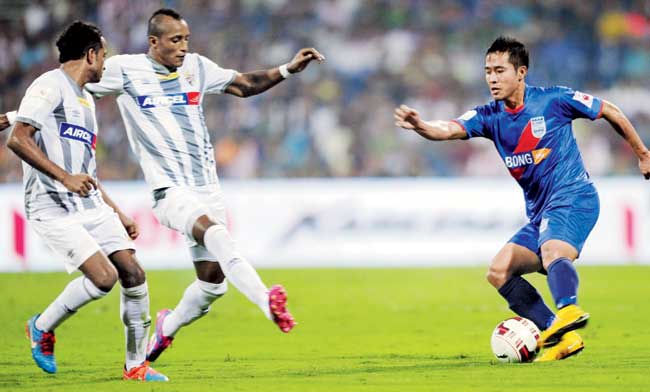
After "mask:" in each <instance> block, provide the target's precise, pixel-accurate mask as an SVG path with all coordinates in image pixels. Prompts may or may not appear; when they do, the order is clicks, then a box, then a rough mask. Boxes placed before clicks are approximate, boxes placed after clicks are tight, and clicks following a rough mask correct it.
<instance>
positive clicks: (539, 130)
mask: <svg viewBox="0 0 650 392" xmlns="http://www.w3.org/2000/svg"><path fill="white" fill-rule="evenodd" d="M530 127H531V129H532V131H533V136H535V137H536V138H538V139H541V138H543V137H544V135H546V121H544V116H539V117H533V118H531V119H530Z"/></svg>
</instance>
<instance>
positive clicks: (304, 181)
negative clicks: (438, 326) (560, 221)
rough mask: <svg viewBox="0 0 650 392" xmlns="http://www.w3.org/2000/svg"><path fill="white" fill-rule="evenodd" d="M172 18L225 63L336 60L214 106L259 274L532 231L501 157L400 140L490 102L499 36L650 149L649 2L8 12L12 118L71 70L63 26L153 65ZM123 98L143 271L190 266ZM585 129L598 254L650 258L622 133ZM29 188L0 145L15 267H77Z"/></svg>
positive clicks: (119, 154)
mask: <svg viewBox="0 0 650 392" xmlns="http://www.w3.org/2000/svg"><path fill="white" fill-rule="evenodd" d="M161 5H164V6H169V7H175V8H177V9H179V10H180V11H181V13H182V14H183V16H184V17H185V18H186V19H187V20H188V21H189V24H190V28H191V32H192V38H191V48H190V49H191V50H192V51H196V52H199V53H202V54H204V55H206V56H208V57H210V58H211V59H213V60H215V61H216V62H217V63H219V64H220V65H222V66H223V67H226V68H234V69H237V70H240V71H242V72H244V71H251V70H256V69H263V68H269V67H273V66H277V65H278V64H282V63H284V62H286V61H288V60H289V59H290V58H291V57H292V55H293V54H294V53H295V51H296V50H297V49H299V48H301V47H306V46H314V47H316V48H318V49H319V50H320V51H321V52H322V53H324V54H325V55H326V57H327V61H326V62H325V63H324V64H321V65H316V64H314V65H311V66H310V67H308V69H307V70H306V71H305V72H303V73H302V74H300V75H296V76H294V77H292V78H291V79H290V80H288V81H286V82H284V83H282V84H281V85H280V86H278V87H276V88H273V89H271V90H270V91H268V92H266V93H264V94H261V95H259V96H256V97H252V98H248V99H238V98H235V97H232V96H208V97H207V99H206V100H205V105H204V107H205V114H206V121H207V123H208V128H209V129H210V132H211V137H212V141H213V143H214V148H215V156H216V161H217V166H218V171H219V174H220V177H221V179H222V180H223V184H224V188H225V197H226V202H227V204H228V206H229V208H230V219H231V229H232V231H233V235H234V236H235V238H236V239H238V240H239V242H240V243H241V244H242V248H243V250H244V252H245V254H246V255H247V256H249V258H251V260H253V262H254V263H256V265H258V266H268V267H275V266H320V265H325V266H352V265H396V266H400V265H440V264H457V263H464V264H479V265H484V264H485V263H486V261H487V260H489V259H490V258H491V256H492V255H493V254H494V252H495V251H496V250H497V249H498V248H499V247H500V246H501V245H502V244H503V242H504V241H506V240H507V239H508V238H509V237H510V235H511V234H512V233H514V232H515V231H516V230H517V229H518V227H520V226H521V225H522V223H523V222H524V219H525V217H524V214H523V200H522V198H521V194H520V191H519V190H518V187H517V186H516V184H515V183H514V181H512V180H511V179H510V178H509V175H508V173H507V170H505V168H504V167H503V164H502V163H501V161H500V159H499V157H498V154H496V153H495V151H494V147H493V145H492V144H491V143H490V142H489V141H487V140H473V141H472V142H469V143H467V142H451V143H431V142H427V141H425V140H424V139H422V138H420V137H419V136H417V135H415V134H414V133H412V132H406V131H403V130H400V129H397V128H396V127H395V126H394V125H393V118H392V111H393V108H394V107H395V106H396V105H399V104H400V103H407V104H409V105H410V106H413V107H415V108H417V109H419V110H420V111H421V112H422V114H423V116H424V117H425V118H427V119H432V118H442V119H451V118H454V117H457V116H458V115H460V114H461V113H463V112H465V111H466V110H468V109H469V108H472V107H473V106H475V105H478V104H482V103H484V102H486V101H488V100H489V95H488V91H487V89H486V86H485V82H484V78H483V72H482V67H483V61H484V53H485V48H486V47H487V46H488V45H489V44H490V42H491V41H492V40H493V39H494V38H495V37H496V36H498V35H499V34H511V35H514V36H516V37H518V38H519V39H521V40H523V41H524V42H525V43H526V44H527V45H528V46H529V48H530V52H531V67H530V75H529V79H528V80H529V83H531V84H539V85H554V84H562V85H568V86H571V87H573V88H576V89H583V90H584V91H587V92H590V93H592V94H596V95H598V96H600V97H602V98H606V99H609V100H611V101H613V102H615V103H616V104H618V105H619V106H620V107H621V108H622V109H623V110H624V112H625V113H626V114H627V115H628V116H629V117H630V119H631V120H632V122H633V123H634V124H635V125H636V127H637V129H638V130H639V132H640V134H641V136H642V137H643V138H644V140H645V141H646V143H647V144H648V143H649V142H650V133H649V132H648V131H647V129H648V127H649V126H650V106H648V105H647V104H646V103H647V102H648V100H649V97H648V95H649V93H648V91H650V90H648V87H649V86H648V85H649V84H650V82H649V80H650V79H648V77H647V70H648V69H650V46H649V45H648V39H649V37H650V22H649V21H648V18H647V14H648V13H649V12H650V11H649V7H650V6H649V5H648V3H647V2H644V1H623V2H620V1H619V2H617V1H608V2H583V1H577V0H576V1H542V2H538V1H520V2H516V4H515V3H512V4H511V3H508V2H505V1H496V0H495V1H473V0H472V1H470V0H466V1H443V2H428V1H416V0H411V1H408V0H403V1H357V0H345V1H344V0H336V1H335V0H332V1H310V2H300V1H288V0H268V1H253V0H251V1H168V2H163V3H161V2H157V1H137V2H132V1H126V0H105V1H87V2H82V1H70V0H67V1H32V2H24V1H7V0H4V1H2V10H3V13H2V16H0V19H1V20H2V23H1V26H2V27H0V51H1V52H2V53H4V54H5V55H4V56H2V58H0V86H1V91H2V94H0V108H2V109H3V110H10V109H14V108H16V107H17V105H18V103H19V102H20V99H21V97H22V94H23V93H24V91H25V89H26V87H27V86H28V85H29V83H31V81H32V80H33V79H34V78H35V77H37V76H38V75H39V74H40V73H42V72H44V71H46V70H48V69H51V68H53V67H56V66H57V61H56V48H55V47H54V45H53V42H52V41H53V39H54V37H56V36H57V35H58V33H59V32H60V30H61V28H62V26H64V25H65V24H66V23H69V22H70V21H71V20H73V19H76V18H83V19H86V20H89V21H93V22H95V23H97V24H98V25H99V26H101V28H102V30H103V33H104V35H105V36H106V38H107V39H108V42H109V45H110V53H112V54H116V53H139V52H143V51H146V48H147V40H146V21H147V18H148V16H149V15H150V14H151V13H152V11H153V10H155V9H157V8H158V7H160V6H161ZM114 101H115V99H114V98H113V97H107V98H103V99H101V100H98V101H97V108H98V109H97V115H98V121H99V124H100V133H99V143H98V146H97V159H98V167H99V168H98V174H99V178H100V179H101V180H102V181H104V182H105V184H108V185H107V189H108V190H109V191H110V192H111V193H113V195H114V197H115V198H116V199H117V201H118V202H119V203H120V204H121V205H122V207H123V209H124V210H125V211H126V212H127V213H129V214H131V215H134V216H135V217H136V218H137V220H138V222H139V223H140V225H141V228H142V232H143V234H142V236H141V238H140V239H139V240H138V242H137V244H138V250H139V254H140V258H141V260H142V261H143V263H144V264H145V266H147V268H187V267H188V264H186V263H180V262H179V259H186V258H187V251H186V249H184V246H183V241H182V239H180V238H179V237H178V236H176V235H174V234H173V233H171V232H168V231H167V230H166V229H165V228H162V227H160V226H159V225H158V224H157V222H156V220H155V218H154V217H153V216H152V214H151V210H150V205H151V201H150V196H149V191H148V190H147V188H146V186H145V185H144V183H143V182H142V178H143V176H142V172H141V171H140V168H139V166H138V164H137V162H136V160H135V157H134V155H133V154H132V153H131V151H130V149H129V146H128V141H127V137H126V135H125V132H124V128H123V124H122V121H121V119H120V116H119V113H118V110H117V105H116V104H115V102H114ZM574 131H575V134H576V137H577V139H578V141H579V144H580V147H581V151H582V153H583V156H584V160H585V162H586V165H587V168H588V170H589V171H590V173H591V174H592V175H593V176H595V178H596V181H597V183H598V185H599V188H600V190H601V198H602V199H603V208H602V210H603V214H602V215H601V219H600V222H599V225H598V226H597V229H596V231H595V232H594V234H593V235H592V237H591V239H590V242H588V243H587V247H586V251H585V253H584V254H583V256H584V257H583V260H585V262H586V263H600V264H602V263H627V262H635V263H638V262H642V263H647V262H650V245H646V244H645V243H644V241H642V240H641V238H645V236H646V235H650V225H649V224H646V223H645V222H648V219H647V217H650V206H649V205H648V202H647V200H648V198H650V194H649V193H648V191H647V190H646V188H647V187H646V186H645V185H644V184H643V181H642V180H641V179H640V178H639V177H640V176H639V175H638V174H637V173H638V169H637V161H636V158H635V156H634V154H633V153H632V151H631V149H630V148H629V147H628V146H627V145H626V143H625V142H624V141H623V140H622V138H620V137H619V136H618V135H617V134H616V133H615V132H614V131H613V130H612V129H611V127H609V125H608V124H607V123H606V122H605V121H602V120H601V121H597V122H588V121H584V120H579V121H575V122H574ZM7 135H8V132H4V133H1V134H0V142H4V141H5V140H6V137H7ZM20 180H21V168H20V161H19V160H18V159H17V157H16V156H15V155H14V154H13V153H12V152H10V151H9V150H8V149H6V148H2V149H0V182H3V183H6V184H5V185H2V188H0V189H2V190H3V192H1V193H0V199H2V203H3V205H4V206H5V208H4V210H3V211H2V212H1V213H0V223H1V224H0V238H2V241H3V242H5V243H6V244H7V246H4V247H3V248H2V249H0V253H2V255H3V257H2V260H3V261H2V262H0V270H8V271H18V270H25V269H37V270H43V269H45V270H48V269H50V270H51V269H60V268H61V266H60V264H59V263H54V262H52V259H55V258H56V256H54V255H53V254H52V253H51V252H49V250H48V249H46V248H45V247H44V246H42V245H41V244H40V241H38V240H37V238H36V237H35V236H34V235H33V233H31V231H30V230H29V227H28V225H26V222H25V221H24V217H23V216H22V206H21V204H22V191H21V189H20V185H19V182H20ZM112 181H114V182H112ZM261 222H265V224H260V223H261ZM266 222H269V223H268V224H266ZM470 238H471V243H472V246H471V247H469V250H468V251H467V252H457V251H456V249H458V247H459V246H460V247H462V246H464V244H467V243H468V241H470V240H469V239H470Z"/></svg>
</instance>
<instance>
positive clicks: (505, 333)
mask: <svg viewBox="0 0 650 392" xmlns="http://www.w3.org/2000/svg"><path fill="white" fill-rule="evenodd" d="M539 334H540V332H539V328H537V326H536V325H535V323H533V322H532V321H530V320H528V319H525V318H523V317H513V318H510V319H507V320H504V321H502V322H500V323H499V325H497V326H496V328H494V332H492V339H491V344H492V352H493V353H494V355H495V356H496V357H497V359H498V360H499V361H501V362H531V361H532V360H533V359H535V355H536V354H537V339H538V338H539Z"/></svg>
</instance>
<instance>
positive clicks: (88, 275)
mask: <svg viewBox="0 0 650 392" xmlns="http://www.w3.org/2000/svg"><path fill="white" fill-rule="evenodd" d="M79 270H81V272H82V273H83V276H80V277H78V278H76V279H74V280H72V281H71V282H70V283H68V285H67V286H66V287H65V288H64V289H63V292H61V294H60V295H59V296H58V297H57V298H56V299H55V300H54V302H52V303H51V304H50V305H49V306H48V307H47V308H46V309H45V311H43V313H41V314H40V315H35V316H34V317H32V318H31V319H30V320H29V321H28V322H27V328H26V329H27V335H28V337H29V339H30V340H31V344H32V358H34V361H35V362H36V364H37V365H38V367H40V368H41V369H43V370H44V371H46V372H48V373H55V372H56V370H57V367H56V359H55V357H54V343H55V341H56V339H55V337H54V330H55V329H56V327H58V326H59V325H60V324H61V323H63V322H64V321H65V320H66V319H68V318H69V317H70V316H72V315H73V314H75V313H76V312H77V310H79V309H80V308H81V307H82V306H84V305H86V304H87V303H89V302H91V301H93V300H96V299H99V298H102V297H104V296H105V295H106V294H107V293H108V292H109V291H111V289H112V288H113V286H114V285H115V282H116V281H117V271H116V270H115V268H114V267H113V266H112V265H111V263H110V262H109V261H108V259H107V258H106V256H104V254H103V253H101V252H99V251H98V252H96V253H94V254H93V255H92V256H90V257H89V258H88V259H86V261H84V262H83V264H82V265H81V266H79Z"/></svg>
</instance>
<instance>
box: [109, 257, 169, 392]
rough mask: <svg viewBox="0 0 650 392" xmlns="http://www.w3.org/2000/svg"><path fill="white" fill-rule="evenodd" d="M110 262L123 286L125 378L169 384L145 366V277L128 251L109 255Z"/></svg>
mask: <svg viewBox="0 0 650 392" xmlns="http://www.w3.org/2000/svg"><path fill="white" fill-rule="evenodd" d="M109 259H110V260H111V262H112V263H113V265H114V266H115V268H116V269H117V273H118V276H119V279H120V284H121V286H122V288H121V293H120V316H121V319H122V322H123V323H124V334H125V336H126V361H125V363H124V375H123V377H124V378H125V379H137V380H141V381H168V379H167V377H166V376H164V375H162V374H160V373H159V372H157V371H156V370H154V369H152V368H150V367H149V366H148V365H147V364H145V359H146V345H147V337H148V336H149V326H150V325H151V317H150V315H149V290H148V287H147V282H146V275H145V272H144V270H143V269H142V267H141V266H140V264H139V263H138V261H137V259H136V258H135V252H134V251H133V250H131V249H125V250H120V251H117V252H115V253H112V254H111V255H110V256H109Z"/></svg>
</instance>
